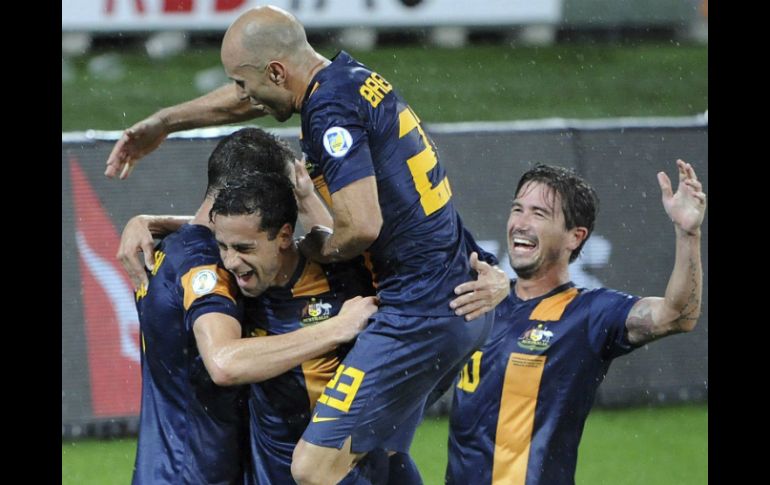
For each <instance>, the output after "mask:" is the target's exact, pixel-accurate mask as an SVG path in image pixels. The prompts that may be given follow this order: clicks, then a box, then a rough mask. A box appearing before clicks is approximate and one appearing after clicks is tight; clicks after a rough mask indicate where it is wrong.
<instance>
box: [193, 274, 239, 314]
mask: <svg viewBox="0 0 770 485" xmlns="http://www.w3.org/2000/svg"><path fill="white" fill-rule="evenodd" d="M201 271H213V272H214V273H215V274H216V276H217V281H216V283H215V284H214V287H213V288H211V290H208V291H206V292H205V293H203V294H196V292H195V290H194V289H193V279H194V278H195V276H196V275H197V274H199V273H200V272H201ZM181 282H182V291H183V293H184V309H185V310H189V309H190V306H191V305H192V304H193V303H194V302H195V300H197V299H198V298H200V297H202V296H206V295H211V294H216V295H221V296H224V297H226V298H229V299H230V300H232V301H233V302H235V297H236V295H237V294H238V289H237V287H236V285H235V281H233V277H232V275H231V274H230V273H229V272H228V271H227V270H226V269H224V268H221V267H219V266H217V265H216V264H207V265H204V266H196V267H195V268H192V269H190V271H188V272H187V273H185V275H184V276H182V278H181Z"/></svg>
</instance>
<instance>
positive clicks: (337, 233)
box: [319, 226, 377, 263]
mask: <svg viewBox="0 0 770 485" xmlns="http://www.w3.org/2000/svg"><path fill="white" fill-rule="evenodd" d="M375 239H377V235H376V234H374V233H372V232H362V231H359V230H356V229H355V228H353V227H350V226H347V227H346V226H343V227H338V228H337V227H335V229H334V232H333V233H332V234H331V236H329V237H328V238H327V239H326V240H325V241H324V244H323V246H321V250H320V254H319V262H322V263H336V262H339V261H347V260H349V259H352V258H354V257H356V256H358V255H359V254H362V253H363V252H364V251H366V250H367V249H368V248H369V246H371V245H372V243H373V242H374V241H375Z"/></svg>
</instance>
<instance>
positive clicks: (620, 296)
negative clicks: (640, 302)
mask: <svg viewBox="0 0 770 485" xmlns="http://www.w3.org/2000/svg"><path fill="white" fill-rule="evenodd" d="M578 291H579V295H578V299H579V301H580V302H581V303H583V304H587V305H591V306H593V307H596V306H613V305H616V304H618V303H621V302H624V301H628V302H631V301H633V300H637V299H638V297H635V296H633V295H630V294H628V293H625V292H623V291H620V290H615V289H612V288H604V287H600V288H590V289H589V288H579V289H578Z"/></svg>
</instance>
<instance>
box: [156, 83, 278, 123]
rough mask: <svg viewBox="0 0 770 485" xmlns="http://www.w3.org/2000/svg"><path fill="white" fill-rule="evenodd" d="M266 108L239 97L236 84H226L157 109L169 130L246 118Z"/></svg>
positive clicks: (258, 113) (258, 114)
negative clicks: (255, 105) (188, 99)
mask: <svg viewBox="0 0 770 485" xmlns="http://www.w3.org/2000/svg"><path fill="white" fill-rule="evenodd" d="M263 114H264V112H262V111H261V110H259V109H257V108H255V107H254V106H253V105H252V104H251V103H249V101H248V100H241V99H238V96H237V95H236V91H235V87H234V86H233V85H232V84H228V85H225V86H222V87H220V88H217V89H215V90H214V91H211V92H210V93H208V94H204V95H203V96H201V97H199V98H195V99H193V100H191V101H187V102H185V103H181V104H178V105H175V106H170V107H168V108H164V109H162V110H160V111H158V112H157V113H156V116H158V117H159V118H160V119H161V120H163V125H164V126H165V128H166V132H167V133H174V132H177V131H183V130H190V129H193V128H201V127H206V126H216V125H224V124H228V123H237V122H239V121H246V120H250V119H252V118H256V117H258V116H262V115H263Z"/></svg>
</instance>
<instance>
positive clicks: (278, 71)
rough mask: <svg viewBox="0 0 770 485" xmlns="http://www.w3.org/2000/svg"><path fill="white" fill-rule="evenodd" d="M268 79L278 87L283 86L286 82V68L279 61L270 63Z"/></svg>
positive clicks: (268, 65)
mask: <svg viewBox="0 0 770 485" xmlns="http://www.w3.org/2000/svg"><path fill="white" fill-rule="evenodd" d="M267 78H268V79H269V80H270V82H272V83H273V84H275V85H276V86H280V85H282V84H283V83H285V82H286V66H284V65H283V64H281V63H280V62H278V61H270V62H269V63H268V64H267Z"/></svg>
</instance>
